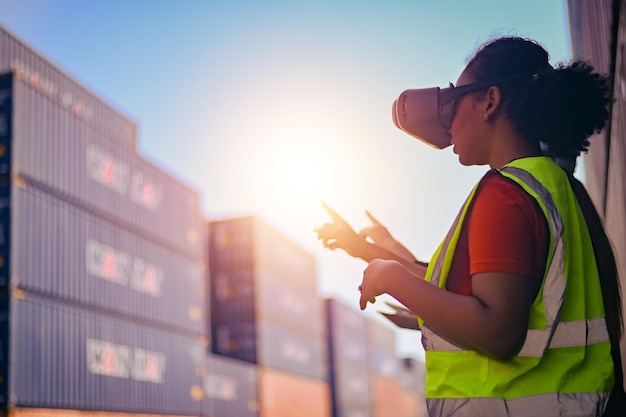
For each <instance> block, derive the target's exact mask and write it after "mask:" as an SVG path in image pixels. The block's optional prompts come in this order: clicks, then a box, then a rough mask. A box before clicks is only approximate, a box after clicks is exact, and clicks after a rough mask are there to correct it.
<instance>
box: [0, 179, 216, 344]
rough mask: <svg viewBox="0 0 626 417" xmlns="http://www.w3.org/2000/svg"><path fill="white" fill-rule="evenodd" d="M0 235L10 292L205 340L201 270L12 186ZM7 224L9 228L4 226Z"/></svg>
mask: <svg viewBox="0 0 626 417" xmlns="http://www.w3.org/2000/svg"><path fill="white" fill-rule="evenodd" d="M12 187H13V188H12V198H11V201H10V206H9V207H6V208H4V209H3V208H1V207H0V213H2V214H4V213H5V212H6V211H8V210H10V213H9V217H8V218H7V217H6V216H0V221H2V219H4V220H5V221H4V222H3V224H4V228H7V227H8V228H10V230H11V231H12V232H11V235H10V236H5V238H7V241H6V244H8V245H9V248H10V249H9V250H10V257H11V258H10V264H11V269H10V281H11V284H12V285H13V286H14V287H18V288H21V289H25V290H28V291H32V292H37V293H41V294H46V295H48V296H52V297H56V298H59V299H62V300H66V301H69V302H74V303H79V304H84V305H85V306H87V307H88V308H90V309H93V310H94V311H100V312H103V313H107V314H120V315H123V316H127V317H128V318H129V319H134V320H140V321H143V322H150V323H153V324H155V325H162V326H167V327H168V328H171V329H172V330H179V331H184V332H189V333H193V334H197V335H207V334H208V333H207V329H208V327H207V326H208V324H207V309H206V305H205V303H206V297H205V294H204V293H205V291H204V285H205V269H206V266H205V264H204V263H203V262H202V261H201V260H193V259H190V258H186V257H183V256H181V255H179V254H178V253H176V252H172V251H168V250H167V249H166V248H163V247H161V246H158V245H156V244H155V243H153V242H151V241H148V240H146V239H144V238H142V237H140V236H138V235H135V234H132V233H130V232H129V231H127V230H125V229H122V228H120V227H118V226H116V225H115V224H113V223H110V222H107V221H105V220H104V219H102V218H99V217H98V216H95V215H93V214H91V213H89V212H86V211H84V210H81V209H80V208H78V207H76V206H74V205H72V204H70V203H68V202H66V201H64V200H60V199H58V198H56V197H55V196H53V195H51V194H47V193H45V192H43V191H41V190H39V189H37V188H35V187H31V186H29V185H28V184H27V183H24V182H22V183H15V182H13V184H12ZM9 222H10V224H9Z"/></svg>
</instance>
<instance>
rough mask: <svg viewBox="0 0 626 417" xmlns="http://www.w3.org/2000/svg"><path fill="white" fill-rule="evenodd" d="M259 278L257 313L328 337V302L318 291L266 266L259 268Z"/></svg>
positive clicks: (300, 329)
mask: <svg viewBox="0 0 626 417" xmlns="http://www.w3.org/2000/svg"><path fill="white" fill-rule="evenodd" d="M255 281H256V287H257V292H256V303H255V304H256V315H257V317H259V318H261V319H264V318H267V319H268V320H272V321H275V322H279V323H281V324H282V325H284V326H286V327H290V328H293V329H295V330H296V331H303V332H306V333H308V334H311V335H316V336H321V337H325V323H324V302H323V300H322V298H321V297H320V296H319V295H318V294H317V291H311V290H310V289H308V288H304V287H302V286H298V285H296V284H294V283H293V282H292V281H286V280H283V279H281V278H280V276H279V275H277V274H276V273H273V272H271V271H270V270H267V269H263V268H257V269H256V270H255Z"/></svg>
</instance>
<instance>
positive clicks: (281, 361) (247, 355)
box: [211, 320, 328, 379]
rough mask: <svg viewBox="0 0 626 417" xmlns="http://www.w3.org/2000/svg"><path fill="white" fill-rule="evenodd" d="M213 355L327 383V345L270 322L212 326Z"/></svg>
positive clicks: (318, 339)
mask: <svg viewBox="0 0 626 417" xmlns="http://www.w3.org/2000/svg"><path fill="white" fill-rule="evenodd" d="M211 330H212V337H211V342H212V351H213V352H214V353H216V354H219V355H223V356H227V357H230V358H234V359H239V360H244V361H248V362H251V363H256V364H258V365H260V366H263V367H267V368H273V369H280V370H283V371H287V372H292V373H294V374H299V375H304V376H307V377H310V378H317V379H326V378H327V377H328V373H327V357H326V353H327V352H326V341H325V339H324V338H323V337H322V336H321V335H317V336H316V335H310V334H307V333H303V332H296V331H293V330H292V329H290V328H286V327H283V326H281V325H280V324H278V323H274V322H272V321H270V320H257V321H251V322H240V323H228V324H215V323H213V324H212V326H211Z"/></svg>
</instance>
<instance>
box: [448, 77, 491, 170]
mask: <svg viewBox="0 0 626 417" xmlns="http://www.w3.org/2000/svg"><path fill="white" fill-rule="evenodd" d="M473 82H475V80H474V79H472V78H471V77H469V76H468V75H467V74H465V73H463V74H461V76H460V77H459V79H458V80H457V83H456V86H457V87H460V86H462V85H466V84H471V83H473ZM483 96H484V92H474V93H469V94H466V95H464V96H462V97H460V98H459V99H458V100H457V101H456V103H455V106H456V110H455V113H454V119H453V120H452V125H451V126H450V129H449V132H450V135H451V137H452V145H453V146H454V147H453V151H454V153H456V154H457V155H459V162H461V164H463V165H485V164H487V163H488V146H487V145H488V141H487V139H486V137H485V135H484V131H483V128H484V114H485V113H484V108H483V106H481V104H482V100H481V97H483Z"/></svg>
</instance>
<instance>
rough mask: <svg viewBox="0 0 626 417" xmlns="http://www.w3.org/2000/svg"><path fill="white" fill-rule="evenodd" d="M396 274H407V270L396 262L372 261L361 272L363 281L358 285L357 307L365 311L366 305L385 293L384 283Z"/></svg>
mask: <svg viewBox="0 0 626 417" xmlns="http://www.w3.org/2000/svg"><path fill="white" fill-rule="evenodd" d="M398 273H407V274H408V272H407V270H406V269H405V268H404V267H403V266H402V265H401V264H400V263H399V262H398V261H391V260H385V259H373V260H372V261H371V262H370V263H369V264H368V265H367V268H365V271H363V281H362V282H361V285H359V291H361V298H360V300H359V305H360V307H361V310H365V307H366V306H367V303H368V302H370V303H372V304H373V303H375V302H376V297H378V296H379V295H381V294H385V293H386V292H387V290H386V288H385V282H387V281H388V279H389V277H390V276H393V275H394V274H398Z"/></svg>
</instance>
